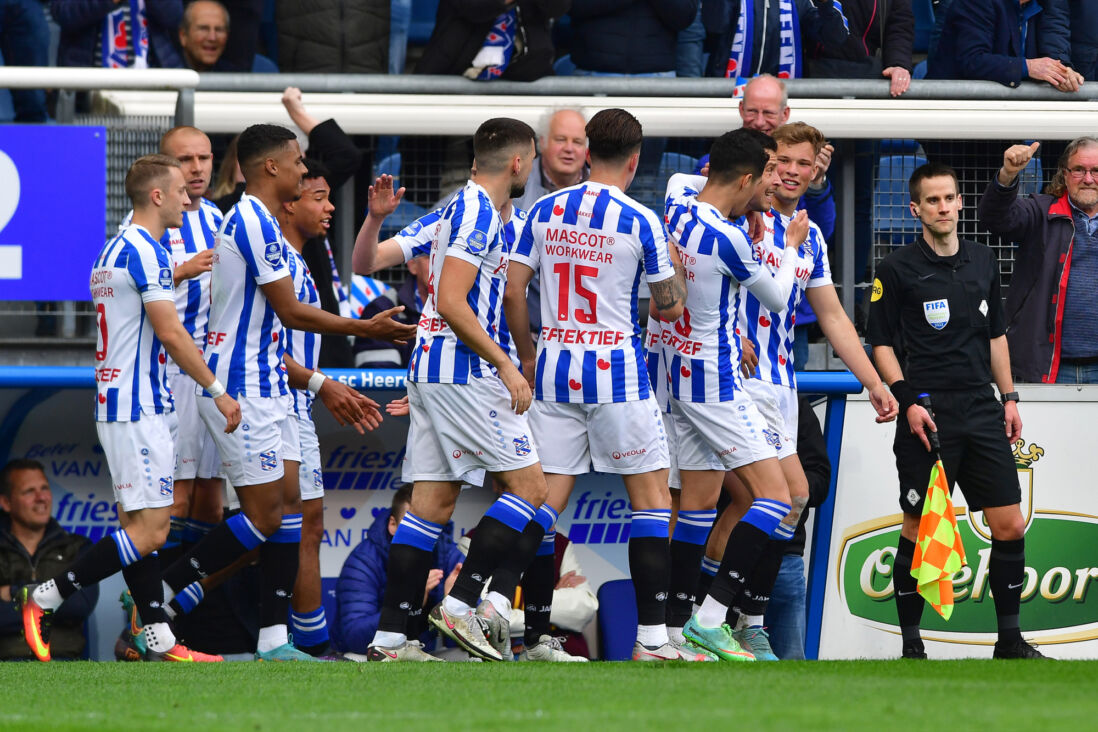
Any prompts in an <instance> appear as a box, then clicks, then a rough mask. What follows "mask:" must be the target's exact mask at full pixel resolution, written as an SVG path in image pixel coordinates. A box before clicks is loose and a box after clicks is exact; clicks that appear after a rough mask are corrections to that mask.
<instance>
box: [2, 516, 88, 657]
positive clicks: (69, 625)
mask: <svg viewBox="0 0 1098 732" xmlns="http://www.w3.org/2000/svg"><path fill="white" fill-rule="evenodd" d="M90 548H91V542H90V541H88V538H87V537H86V536H78V535H76V534H70V533H68V532H67V531H65V530H64V529H62V528H61V524H59V523H57V521H56V520H55V519H50V522H49V524H48V525H47V526H46V534H45V536H43V537H42V541H41V542H39V544H38V548H37V549H36V550H35V552H34V556H31V555H30V554H28V553H27V550H26V548H24V547H23V545H22V544H20V543H19V542H18V541H17V540H16V538H15V537H14V536H13V535H12V533H11V517H10V516H9V515H8V514H6V513H4V512H3V511H0V585H11V587H12V596H13V597H14V595H15V594H16V592H17V591H18V589H19V588H20V587H22V586H23V585H26V584H30V583H31V582H43V581H45V580H47V579H49V578H50V577H54V576H56V575H59V574H61V573H62V572H64V571H66V570H68V568H69V567H71V566H72V563H73V562H75V561H76V558H77V557H78V556H80V555H81V554H83V553H84V552H85V551H87V550H88V549H90ZM98 600H99V586H98V585H92V586H91V587H85V588H84V589H83V590H81V591H79V592H77V593H76V594H75V595H72V596H70V597H69V598H68V599H66V600H65V602H63V603H62V604H61V607H59V608H58V609H57V612H56V613H54V616H53V630H52V631H51V633H50V651H51V653H52V655H53V657H54V658H79V657H80V656H81V655H82V654H83V653H84V646H85V645H87V639H86V638H85V637H84V621H85V620H87V618H88V616H89V615H91V614H92V611H93V610H95V603H96V602H97V601H98ZM33 657H34V656H33V655H32V654H31V650H30V648H29V647H28V646H27V643H26V641H24V640H23V620H22V615H21V614H20V612H19V610H18V609H17V608H16V606H15V603H14V602H0V659H14V658H33Z"/></svg>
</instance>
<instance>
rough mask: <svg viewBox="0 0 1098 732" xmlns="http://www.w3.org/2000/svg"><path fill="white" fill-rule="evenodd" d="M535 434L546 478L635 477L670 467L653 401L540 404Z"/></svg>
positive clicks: (534, 414) (533, 416)
mask: <svg viewBox="0 0 1098 732" xmlns="http://www.w3.org/2000/svg"><path fill="white" fill-rule="evenodd" d="M530 429H531V430H532V431H533V433H534V436H535V437H536V438H537V441H538V451H539V452H540V453H541V467H542V470H544V471H545V472H546V473H556V474H558V475H584V474H585V473H589V472H591V466H592V465H594V468H595V470H596V471H598V472H600V473H615V474H619V475H635V474H637V473H650V472H652V471H653V470H661V469H663V468H668V467H670V466H671V462H670V459H669V458H668V455H667V435H666V434H665V432H664V428H663V419H662V418H661V417H660V408H659V406H658V405H657V404H656V400H655V398H654V397H651V396H650V397H648V398H647V399H645V400H644V401H634V402H611V403H608V404H567V403H562V402H542V401H535V402H534V404H533V406H532V407H530Z"/></svg>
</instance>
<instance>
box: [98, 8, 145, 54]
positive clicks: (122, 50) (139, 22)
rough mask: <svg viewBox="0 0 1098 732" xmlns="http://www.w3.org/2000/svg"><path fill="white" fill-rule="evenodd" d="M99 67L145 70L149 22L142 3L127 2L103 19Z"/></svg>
mask: <svg viewBox="0 0 1098 732" xmlns="http://www.w3.org/2000/svg"><path fill="white" fill-rule="evenodd" d="M103 66H104V68H108V69H147V68H148V67H149V20H148V18H147V17H146V16H145V0H129V2H128V3H125V4H123V5H121V6H119V7H118V8H117V9H115V10H112V11H111V12H109V13H107V17H106V18H104V19H103Z"/></svg>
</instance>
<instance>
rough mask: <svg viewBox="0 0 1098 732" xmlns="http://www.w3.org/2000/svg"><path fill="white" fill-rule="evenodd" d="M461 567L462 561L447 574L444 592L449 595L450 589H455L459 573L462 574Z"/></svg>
mask: <svg viewBox="0 0 1098 732" xmlns="http://www.w3.org/2000/svg"><path fill="white" fill-rule="evenodd" d="M461 567H462V563H461V562H458V563H457V564H455V565H454V568H453V569H451V570H450V574H448V575H446V584H444V585H443V586H442V591H443V593H444V594H446V595H449V594H450V590H452V589H454V583H455V582H457V578H458V575H459V574H461ZM440 571H441V570H440Z"/></svg>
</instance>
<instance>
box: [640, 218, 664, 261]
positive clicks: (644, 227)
mask: <svg viewBox="0 0 1098 732" xmlns="http://www.w3.org/2000/svg"><path fill="white" fill-rule="evenodd" d="M637 221H638V222H639V223H640V227H639V228H640V230H639V231H638V232H637V234H638V238H639V239H640V243H641V250H642V251H643V252H644V255H643V256H644V258H643V260H642V263H643V264H644V271H645V272H651V273H656V272H659V270H660V264H659V253H658V252H657V251H656V239H655V237H654V236H653V235H652V224H651V222H650V221H649V220H648V218H647V217H645V216H637Z"/></svg>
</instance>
